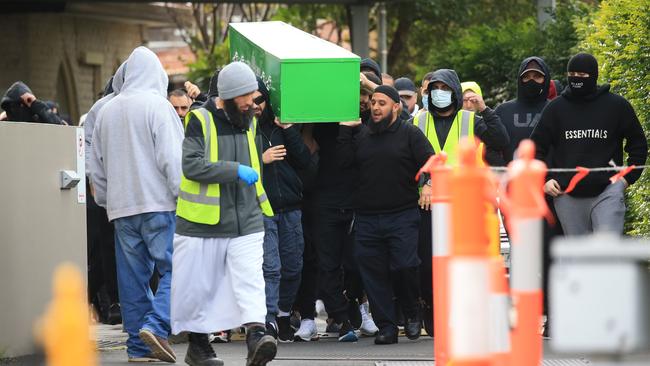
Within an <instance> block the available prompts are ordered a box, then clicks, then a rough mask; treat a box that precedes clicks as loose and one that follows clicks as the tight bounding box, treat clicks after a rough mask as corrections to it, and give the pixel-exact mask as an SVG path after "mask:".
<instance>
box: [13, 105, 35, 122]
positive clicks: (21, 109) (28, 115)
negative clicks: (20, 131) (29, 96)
mask: <svg viewBox="0 0 650 366" xmlns="http://www.w3.org/2000/svg"><path fill="white" fill-rule="evenodd" d="M7 119H8V120H9V121H14V122H35V120H34V114H33V113H32V111H31V110H30V109H29V107H27V106H25V105H23V104H22V103H16V104H12V105H11V106H10V107H9V108H8V109H7Z"/></svg>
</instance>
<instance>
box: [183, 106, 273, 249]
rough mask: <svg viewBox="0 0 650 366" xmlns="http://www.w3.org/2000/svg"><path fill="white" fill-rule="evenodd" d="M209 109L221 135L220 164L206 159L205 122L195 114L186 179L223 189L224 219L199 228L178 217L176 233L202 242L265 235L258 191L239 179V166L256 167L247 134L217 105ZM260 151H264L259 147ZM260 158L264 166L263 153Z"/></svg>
mask: <svg viewBox="0 0 650 366" xmlns="http://www.w3.org/2000/svg"><path fill="white" fill-rule="evenodd" d="M206 107H207V109H208V111H209V112H210V113H212V116H213V119H214V125H215V127H216V131H217V140H218V149H219V153H218V154H219V155H218V156H219V161H217V162H215V163H210V162H209V161H208V160H207V159H206V158H205V140H204V137H203V130H202V129H201V122H200V121H199V119H198V118H197V117H196V116H194V115H193V114H192V115H191V116H190V119H189V121H188V123H187V126H186V128H185V139H184V140H183V175H185V177H186V178H187V179H190V180H193V181H196V182H199V183H208V184H210V183H218V184H219V185H220V195H221V197H220V198H221V199H220V204H221V215H220V219H219V223H217V224H216V225H206V224H198V223H194V222H190V221H188V220H185V219H183V218H182V217H180V216H177V221H176V233H177V234H179V235H184V236H192V237H201V238H235V237H239V236H244V235H249V234H254V233H259V232H262V231H264V221H263V218H262V210H261V209H260V206H259V202H258V199H257V194H256V192H255V187H254V186H248V185H247V184H246V183H245V182H243V181H242V180H240V179H239V177H238V175H237V170H238V168H239V164H244V165H248V166H252V165H251V160H250V154H249V151H248V140H247V137H246V131H244V130H242V129H239V128H237V127H235V126H233V125H232V124H231V123H230V122H229V121H228V119H227V118H226V115H225V113H224V111H223V110H221V109H217V107H216V106H215V104H214V102H213V103H207V104H206ZM256 141H258V139H256ZM258 151H261V149H259V146H258ZM258 158H259V159H260V166H262V161H261V159H262V154H261V153H258ZM260 179H261V177H260Z"/></svg>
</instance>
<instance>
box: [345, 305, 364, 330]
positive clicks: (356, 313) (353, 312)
mask: <svg viewBox="0 0 650 366" xmlns="http://www.w3.org/2000/svg"><path fill="white" fill-rule="evenodd" d="M348 318H349V319H350V324H352V326H353V327H354V329H359V327H361V323H362V319H361V311H360V310H359V302H358V301H357V300H349V301H348Z"/></svg>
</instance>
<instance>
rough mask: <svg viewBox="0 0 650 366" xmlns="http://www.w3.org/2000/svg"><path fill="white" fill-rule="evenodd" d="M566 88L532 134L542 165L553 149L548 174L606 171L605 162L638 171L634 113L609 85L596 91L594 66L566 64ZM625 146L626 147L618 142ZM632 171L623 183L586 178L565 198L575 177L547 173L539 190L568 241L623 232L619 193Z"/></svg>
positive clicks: (641, 152) (642, 157) (641, 149)
mask: <svg viewBox="0 0 650 366" xmlns="http://www.w3.org/2000/svg"><path fill="white" fill-rule="evenodd" d="M567 71H568V73H567V74H568V77H567V81H568V87H567V88H566V89H565V90H564V92H562V95H561V96H560V97H558V98H556V99H554V100H553V101H551V102H550V103H549V104H548V105H547V106H546V108H545V109H544V112H542V117H541V119H540V121H539V123H538V124H537V127H536V128H535V130H534V132H533V135H532V139H533V141H534V142H535V144H536V145H537V158H538V159H544V158H545V157H546V156H547V153H548V151H549V149H551V148H553V154H552V156H551V159H550V168H575V167H576V166H583V167H587V168H594V167H607V166H608V165H609V162H610V161H614V163H616V165H618V166H620V165H623V150H625V152H626V153H627V155H628V158H627V165H633V164H634V165H643V164H644V163H645V161H646V158H647V155H648V143H647V141H646V138H645V135H644V132H643V128H642V127H641V124H640V123H639V120H638V118H637V116H636V113H635V112H634V108H633V107H632V105H630V103H629V102H628V101H627V100H626V99H625V98H623V97H621V96H620V95H617V94H613V93H610V92H609V85H602V86H600V87H599V86H597V81H598V62H597V61H596V59H595V58H594V57H593V56H592V55H589V54H586V53H580V54H577V55H575V56H573V57H572V58H571V60H569V63H568V66H567ZM624 140H625V146H624V145H623V141H624ZM641 172H642V170H633V171H632V172H630V173H629V174H628V175H626V176H625V178H623V179H620V180H618V181H616V182H614V183H611V182H610V181H609V177H610V176H611V175H613V173H611V172H601V173H598V172H596V173H590V174H589V175H587V176H586V177H585V179H584V180H582V181H581V182H580V183H578V185H577V186H576V187H575V190H573V192H571V193H569V194H564V190H565V189H566V188H567V185H568V184H569V181H570V180H571V177H572V176H573V174H574V173H551V174H549V175H548V177H547V182H546V184H545V186H544V191H545V192H546V194H548V195H550V196H552V197H553V203H554V206H555V209H556V212H557V215H558V218H559V220H560V224H562V228H563V229H564V232H565V234H567V235H582V234H587V233H590V232H593V231H612V232H615V233H618V234H621V233H622V232H623V224H624V218H625V200H624V191H625V189H626V188H627V187H628V186H629V185H630V184H633V183H634V182H635V181H636V180H637V179H638V178H639V177H640V176H641Z"/></svg>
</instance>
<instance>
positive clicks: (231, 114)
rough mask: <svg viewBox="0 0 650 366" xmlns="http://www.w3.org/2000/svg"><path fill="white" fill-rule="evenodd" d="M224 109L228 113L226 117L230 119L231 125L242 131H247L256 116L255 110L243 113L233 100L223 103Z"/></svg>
mask: <svg viewBox="0 0 650 366" xmlns="http://www.w3.org/2000/svg"><path fill="white" fill-rule="evenodd" d="M223 109H224V112H226V117H228V121H229V122H230V124H232V125H233V126H235V127H237V128H241V129H242V130H247V129H248V128H249V127H250V125H251V121H252V120H253V116H255V110H254V109H253V108H249V109H248V110H247V111H245V112H242V111H240V110H239V107H237V104H235V101H234V100H232V99H229V100H224V101H223Z"/></svg>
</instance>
